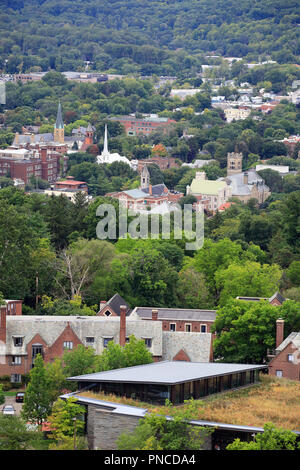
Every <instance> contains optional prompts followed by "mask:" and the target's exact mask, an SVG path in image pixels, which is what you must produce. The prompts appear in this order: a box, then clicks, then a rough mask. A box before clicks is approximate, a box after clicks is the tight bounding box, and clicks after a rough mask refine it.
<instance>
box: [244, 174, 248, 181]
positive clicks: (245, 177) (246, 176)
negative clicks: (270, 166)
mask: <svg viewBox="0 0 300 470" xmlns="http://www.w3.org/2000/svg"><path fill="white" fill-rule="evenodd" d="M244 184H248V173H247V172H246V171H245V173H244Z"/></svg>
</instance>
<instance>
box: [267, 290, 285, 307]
mask: <svg viewBox="0 0 300 470" xmlns="http://www.w3.org/2000/svg"><path fill="white" fill-rule="evenodd" d="M275 299H277V300H278V302H280V303H281V304H283V302H284V301H285V300H286V298H285V297H283V295H281V294H280V292H275V294H274V295H272V297H270V298H269V302H270V303H271V302H272V300H275Z"/></svg>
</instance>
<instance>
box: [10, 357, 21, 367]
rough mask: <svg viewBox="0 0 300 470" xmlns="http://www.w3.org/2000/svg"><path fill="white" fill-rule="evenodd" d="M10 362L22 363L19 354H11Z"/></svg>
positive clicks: (14, 363) (13, 363)
mask: <svg viewBox="0 0 300 470" xmlns="http://www.w3.org/2000/svg"><path fill="white" fill-rule="evenodd" d="M11 363H12V365H20V364H22V357H21V356H13V357H12V361H11Z"/></svg>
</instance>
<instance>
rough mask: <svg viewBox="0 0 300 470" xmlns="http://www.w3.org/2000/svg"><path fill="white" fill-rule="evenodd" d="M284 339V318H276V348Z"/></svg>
mask: <svg viewBox="0 0 300 470" xmlns="http://www.w3.org/2000/svg"><path fill="white" fill-rule="evenodd" d="M283 340H284V320H282V318H278V320H276V348H278V346H279V345H280V344H281V343H282V341H283Z"/></svg>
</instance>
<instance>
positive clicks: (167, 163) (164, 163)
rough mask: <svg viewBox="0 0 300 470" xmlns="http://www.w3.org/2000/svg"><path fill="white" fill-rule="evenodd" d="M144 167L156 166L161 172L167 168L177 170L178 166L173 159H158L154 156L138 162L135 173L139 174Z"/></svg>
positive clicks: (158, 157) (157, 156)
mask: <svg viewBox="0 0 300 470" xmlns="http://www.w3.org/2000/svg"><path fill="white" fill-rule="evenodd" d="M145 165H157V166H158V167H159V168H160V169H161V170H162V171H164V170H167V169H169V168H179V164H178V163H177V162H176V158H174V157H160V156H159V155H154V156H153V157H150V158H147V159H145V160H138V166H137V171H138V172H139V173H140V172H141V171H142V168H143V167H144V166H145Z"/></svg>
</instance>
